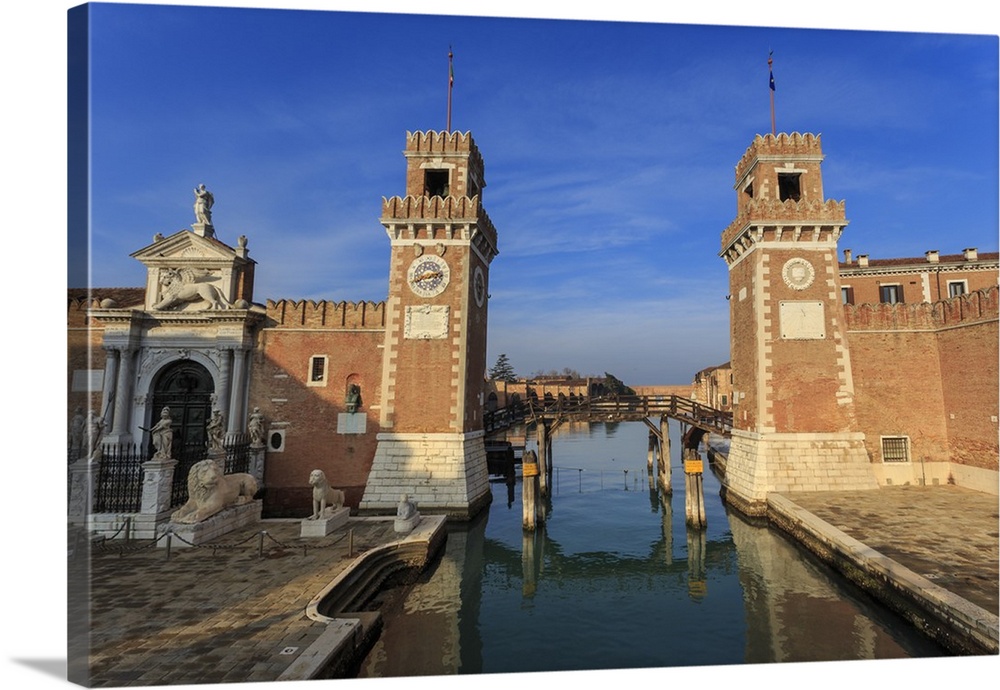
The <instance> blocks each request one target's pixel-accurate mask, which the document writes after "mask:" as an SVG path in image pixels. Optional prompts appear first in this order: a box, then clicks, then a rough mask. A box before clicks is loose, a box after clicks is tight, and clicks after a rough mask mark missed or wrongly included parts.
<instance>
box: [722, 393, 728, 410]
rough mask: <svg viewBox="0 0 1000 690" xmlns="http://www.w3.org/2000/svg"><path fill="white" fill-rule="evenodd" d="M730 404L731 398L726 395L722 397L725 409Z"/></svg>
mask: <svg viewBox="0 0 1000 690" xmlns="http://www.w3.org/2000/svg"><path fill="white" fill-rule="evenodd" d="M728 404H729V397H728V396H726V395H723V396H722V406H723V407H725V406H726V405H728Z"/></svg>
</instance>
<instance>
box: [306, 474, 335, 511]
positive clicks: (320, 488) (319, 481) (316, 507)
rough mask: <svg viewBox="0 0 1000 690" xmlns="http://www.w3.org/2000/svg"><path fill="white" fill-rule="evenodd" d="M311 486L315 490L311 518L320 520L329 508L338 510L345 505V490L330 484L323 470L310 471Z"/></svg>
mask: <svg viewBox="0 0 1000 690" xmlns="http://www.w3.org/2000/svg"><path fill="white" fill-rule="evenodd" d="M309 486H311V487H312V492H313V512H312V515H310V516H309V518H308V519H309V520H319V519H320V518H321V517H323V516H324V515H326V513H327V510H328V509H329V510H331V511H332V510H337V509H338V508H340V507H341V506H343V505H344V492H343V491H341V490H340V489H334V488H333V487H331V486H330V482H329V481H327V478H326V474H325V473H324V472H323V470H313V471H312V472H310V473H309Z"/></svg>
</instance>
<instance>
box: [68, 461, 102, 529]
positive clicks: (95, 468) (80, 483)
mask: <svg viewBox="0 0 1000 690" xmlns="http://www.w3.org/2000/svg"><path fill="white" fill-rule="evenodd" d="M100 469H101V465H100V463H98V462H93V463H91V462H88V461H87V459H86V458H80V459H79V460H77V461H76V462H74V463H73V464H72V465H71V466H70V490H69V522H70V523H71V524H74V525H86V524H87V519H88V516H89V515H90V511H91V506H92V505H93V503H94V487H95V486H97V474H98V472H99V470H100Z"/></svg>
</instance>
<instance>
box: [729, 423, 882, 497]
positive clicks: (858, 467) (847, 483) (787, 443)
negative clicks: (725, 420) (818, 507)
mask: <svg viewBox="0 0 1000 690" xmlns="http://www.w3.org/2000/svg"><path fill="white" fill-rule="evenodd" d="M877 488H878V482H876V481H875V474H874V471H873V470H872V465H871V462H870V461H869V459H868V454H867V451H866V450H865V437H864V434H861V433H830V434H820V433H817V434H778V433H770V434H757V433H753V432H750V431H742V430H740V429H733V432H732V442H731V444H730V447H729V457H728V459H727V461H726V500H727V501H728V502H729V503H730V504H732V505H734V506H735V507H736V508H737V509H739V510H740V511H741V512H743V513H746V514H748V515H763V514H765V513H766V510H767V495H768V494H769V493H771V492H777V493H789V492H795V491H861V490H867V489H877Z"/></svg>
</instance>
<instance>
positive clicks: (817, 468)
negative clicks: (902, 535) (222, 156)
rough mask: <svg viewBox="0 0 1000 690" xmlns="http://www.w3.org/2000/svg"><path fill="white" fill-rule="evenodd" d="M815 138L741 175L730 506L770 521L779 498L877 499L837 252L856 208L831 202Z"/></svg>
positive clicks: (758, 144)
mask: <svg viewBox="0 0 1000 690" xmlns="http://www.w3.org/2000/svg"><path fill="white" fill-rule="evenodd" d="M822 161H823V152H822V150H821V146H820V139H819V137H818V136H814V135H812V134H798V133H794V134H790V135H789V134H779V135H777V136H774V135H767V136H760V135H758V136H757V137H756V138H755V139H754V141H753V143H752V144H751V145H750V147H749V148H748V149H747V151H746V153H745V154H744V155H743V158H742V159H741V160H740V162H739V163H738V164H737V166H736V185H735V188H736V195H737V205H736V209H737V214H736V219H735V220H734V221H733V222H732V223H730V224H729V227H727V228H726V229H725V231H723V233H722V251H721V252H720V256H721V257H722V258H723V259H724V260H725V261H726V264H727V266H728V269H729V297H728V299H729V312H730V313H729V320H730V358H731V362H732V371H733V404H734V408H733V431H732V442H731V445H730V452H729V458H728V462H727V466H726V479H727V500H728V501H729V502H731V503H733V504H734V505H736V506H737V507H738V508H740V509H741V510H743V512H746V513H749V514H758V513H762V512H763V511H764V510H766V498H767V494H768V493H769V492H772V491H777V492H781V491H824V490H855V489H869V488H870V489H874V488H876V481H875V477H874V473H873V472H872V469H871V465H870V463H869V460H868V455H867V451H866V448H865V443H864V434H862V433H860V432H859V431H858V428H857V423H856V421H855V415H854V382H853V378H852V375H851V356H850V350H849V349H848V343H847V339H846V337H845V332H844V318H843V309H842V306H841V294H840V293H841V290H840V273H839V270H838V265H837V241H838V239H839V238H840V235H841V233H842V232H843V230H844V228H845V227H846V226H847V219H846V218H845V213H844V202H843V201H834V200H827V199H824V198H823V177H822V172H821V170H820V165H821V163H822Z"/></svg>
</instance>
